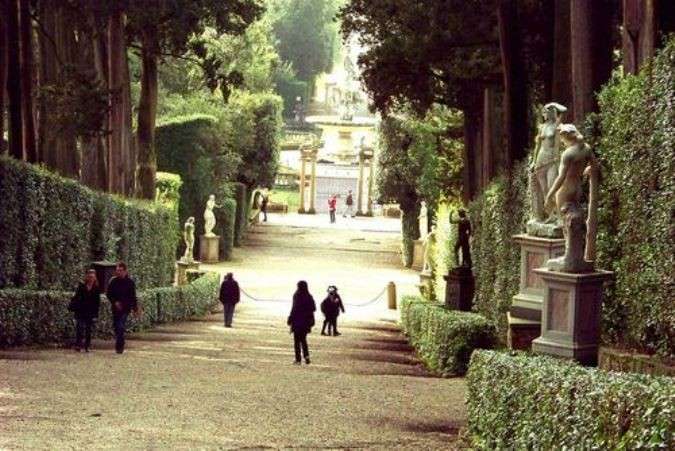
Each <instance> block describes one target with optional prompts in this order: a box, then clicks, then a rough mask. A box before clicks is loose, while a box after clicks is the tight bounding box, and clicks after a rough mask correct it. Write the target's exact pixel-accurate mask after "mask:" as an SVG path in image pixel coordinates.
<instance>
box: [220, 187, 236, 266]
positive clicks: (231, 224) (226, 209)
mask: <svg viewBox="0 0 675 451" xmlns="http://www.w3.org/2000/svg"><path fill="white" fill-rule="evenodd" d="M216 196H217V197H219V198H221V199H224V200H223V201H222V202H221V203H220V208H216V210H215V215H216V233H217V234H218V236H220V248H219V252H220V258H221V259H222V260H230V259H231V258H232V247H233V246H234V231H235V223H236V216H237V201H235V200H234V199H233V198H232V197H230V196H231V193H230V189H229V188H227V190H222V191H221V193H220V195H216Z"/></svg>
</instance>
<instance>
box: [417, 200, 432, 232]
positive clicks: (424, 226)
mask: <svg viewBox="0 0 675 451" xmlns="http://www.w3.org/2000/svg"><path fill="white" fill-rule="evenodd" d="M417 219H418V220H419V227H420V239H421V240H424V238H425V237H426V236H427V234H428V233H429V212H428V211H427V204H426V202H424V201H422V203H421V205H420V215H419V216H418V217H417Z"/></svg>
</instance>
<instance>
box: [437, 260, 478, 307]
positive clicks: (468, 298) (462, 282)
mask: <svg viewBox="0 0 675 451" xmlns="http://www.w3.org/2000/svg"><path fill="white" fill-rule="evenodd" d="M443 278H444V279H445V305H446V306H447V307H449V308H451V309H453V310H461V311H463V312H470V311H471V307H472V305H473V294H474V283H475V281H474V278H473V273H472V272H471V268H467V267H466V266H458V267H456V268H454V269H452V270H451V271H450V272H449V273H448V275H447V276H443Z"/></svg>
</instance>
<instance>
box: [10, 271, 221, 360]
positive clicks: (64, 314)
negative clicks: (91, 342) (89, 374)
mask: <svg viewBox="0 0 675 451" xmlns="http://www.w3.org/2000/svg"><path fill="white" fill-rule="evenodd" d="M218 288H219V277H218V274H215V273H207V274H205V275H204V276H202V277H200V278H199V279H197V280H196V281H194V282H192V283H190V284H189V285H185V286H181V287H161V288H150V289H147V290H141V291H139V292H138V301H139V305H140V306H141V308H142V309H143V315H142V317H141V318H140V319H135V318H132V319H131V321H130V329H131V330H135V331H137V330H142V329H145V328H148V327H150V326H152V325H153V324H158V323H164V322H169V321H177V320H181V319H186V318H189V317H192V316H199V315H204V314H206V313H208V312H209V311H210V310H211V309H212V308H213V307H214V306H215V305H216V304H217V303H218ZM72 295H73V293H72V292H67V291H42V290H23V289H17V288H8V289H3V290H0V347H6V346H16V345H27V344H36V343H51V342H67V341H70V340H72V339H73V337H74V334H75V324H74V320H73V314H72V313H71V312H69V311H68V304H69V303H70V299H71V297H72ZM111 333H112V317H111V311H110V305H109V303H108V301H107V300H106V299H105V296H104V297H103V300H102V302H101V310H100V313H99V320H98V325H97V327H96V334H97V336H99V337H108V336H110V335H111Z"/></svg>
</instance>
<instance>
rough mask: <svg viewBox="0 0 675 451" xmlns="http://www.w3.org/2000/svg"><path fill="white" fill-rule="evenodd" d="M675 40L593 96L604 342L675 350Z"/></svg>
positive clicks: (650, 350) (666, 352)
mask: <svg viewBox="0 0 675 451" xmlns="http://www.w3.org/2000/svg"><path fill="white" fill-rule="evenodd" d="M673 67H675V38H671V39H670V41H669V43H668V44H667V45H666V47H665V48H664V49H663V50H662V51H661V52H660V53H659V54H657V56H656V58H655V59H654V61H653V63H652V65H651V66H647V67H645V68H644V69H643V70H642V72H641V73H640V74H639V75H637V76H631V75H627V76H625V77H622V76H619V75H618V74H617V75H616V76H615V77H614V79H613V80H612V81H611V82H610V83H609V85H608V86H606V87H605V88H604V89H603V90H602V92H601V93H600V96H599V104H600V112H601V114H600V115H599V118H600V120H599V128H600V132H601V136H600V140H599V142H598V148H597V149H596V152H597V154H598V158H599V159H600V161H601V163H602V174H603V180H602V185H601V203H600V212H599V225H598V228H599V234H598V265H599V266H600V267H602V268H606V269H610V270H612V271H614V273H615V284H614V286H613V287H611V290H610V291H609V292H608V293H607V295H606V297H605V302H604V304H603V312H602V318H603V339H604V340H605V341H608V342H614V343H619V344H620V345H623V346H628V347H637V348H641V350H644V351H646V352H648V353H653V352H658V353H659V354H661V355H664V356H668V355H670V356H673V354H675V308H674V306H673V299H674V294H673V293H675V273H674V272H673V268H675V239H674V237H675V226H674V224H673V212H675V196H674V195H673V193H674V192H675V158H673V155H675V110H673V104H674V103H675V75H674V72H673Z"/></svg>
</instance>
